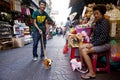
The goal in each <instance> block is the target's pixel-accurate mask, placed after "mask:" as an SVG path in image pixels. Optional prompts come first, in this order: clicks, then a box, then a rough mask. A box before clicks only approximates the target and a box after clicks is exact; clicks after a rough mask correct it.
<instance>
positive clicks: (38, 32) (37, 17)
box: [32, 1, 52, 61]
mask: <svg viewBox="0 0 120 80" xmlns="http://www.w3.org/2000/svg"><path fill="white" fill-rule="evenodd" d="M45 8H46V2H45V1H39V9H38V10H36V11H34V12H33V14H32V18H33V24H34V27H33V60H34V61H36V60H37V59H38V54H37V48H38V42H39V40H40V42H41V55H40V58H41V59H44V50H43V47H42V40H41V37H43V41H44V47H45V48H46V31H47V30H46V29H47V27H46V26H45V24H46V23H47V22H48V21H52V19H51V18H50V17H49V16H48V14H47V13H46V12H45V11H44V10H45Z"/></svg>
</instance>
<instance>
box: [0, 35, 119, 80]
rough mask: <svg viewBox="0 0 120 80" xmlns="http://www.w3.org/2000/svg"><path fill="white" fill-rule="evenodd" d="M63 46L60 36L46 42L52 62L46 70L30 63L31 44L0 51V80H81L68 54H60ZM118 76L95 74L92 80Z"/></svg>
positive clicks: (40, 64)
mask: <svg viewBox="0 0 120 80" xmlns="http://www.w3.org/2000/svg"><path fill="white" fill-rule="evenodd" d="M64 44H65V39H64V38H63V37H62V36H54V37H53V39H50V40H48V42H47V56H48V58H51V59H52V60H53V63H52V67H51V69H48V70H46V69H45V68H44V65H43V62H42V61H41V60H38V61H32V43H31V44H29V45H26V46H24V47H22V48H14V49H9V50H4V51H0V80H82V79H81V77H80V75H81V73H80V72H78V71H72V68H71V66H70V59H69V54H63V53H62V49H63V46H64ZM38 54H40V46H39V47H38ZM119 74H120V71H112V72H111V74H107V73H106V72H102V73H97V77H96V79H94V80H120V77H119Z"/></svg>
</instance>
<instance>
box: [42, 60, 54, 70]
mask: <svg viewBox="0 0 120 80" xmlns="http://www.w3.org/2000/svg"><path fill="white" fill-rule="evenodd" d="M43 62H44V66H45V69H49V68H51V64H52V62H53V61H52V60H51V59H44V61H43Z"/></svg>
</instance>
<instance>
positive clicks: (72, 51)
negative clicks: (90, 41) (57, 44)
mask: <svg viewBox="0 0 120 80" xmlns="http://www.w3.org/2000/svg"><path fill="white" fill-rule="evenodd" d="M78 48H79V47H72V48H71V53H70V59H74V58H80V56H75V50H76V49H78Z"/></svg>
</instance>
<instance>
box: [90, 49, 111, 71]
mask: <svg viewBox="0 0 120 80" xmlns="http://www.w3.org/2000/svg"><path fill="white" fill-rule="evenodd" d="M109 53H110V51H105V52H102V53H95V54H92V64H93V70H94V72H95V73H96V71H98V72H103V71H107V72H108V73H110V61H109ZM100 56H105V57H106V65H105V67H100V68H97V59H98V57H100Z"/></svg>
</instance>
